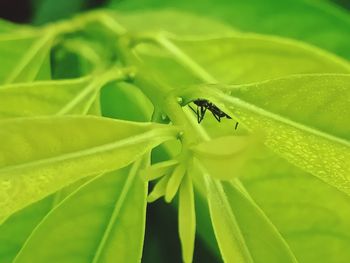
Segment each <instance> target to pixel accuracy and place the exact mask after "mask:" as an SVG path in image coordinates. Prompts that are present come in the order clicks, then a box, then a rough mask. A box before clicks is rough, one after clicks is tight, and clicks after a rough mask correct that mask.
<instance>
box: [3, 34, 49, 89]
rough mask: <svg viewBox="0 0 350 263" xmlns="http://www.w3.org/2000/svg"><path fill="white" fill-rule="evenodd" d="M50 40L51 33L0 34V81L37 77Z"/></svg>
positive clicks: (26, 79)
mask: <svg viewBox="0 0 350 263" xmlns="http://www.w3.org/2000/svg"><path fill="white" fill-rule="evenodd" d="M52 40H53V36H52V35H51V34H41V33H34V32H31V33H29V32H27V33H18V34H14V33H12V34H6V35H1V36H0V56H1V61H2V66H1V69H0V83H12V82H26V81H33V80H35V79H38V74H39V73H40V71H42V69H41V68H42V66H43V64H44V63H45V61H46V60H47V56H48V53H49V51H50V48H51V44H52ZM41 75H42V74H39V76H41Z"/></svg>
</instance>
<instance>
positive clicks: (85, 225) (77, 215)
mask: <svg viewBox="0 0 350 263" xmlns="http://www.w3.org/2000/svg"><path fill="white" fill-rule="evenodd" d="M140 167H141V162H140V161H138V162H136V163H135V164H133V165H132V166H131V167H130V168H125V169H122V170H119V171H117V172H112V173H109V174H106V175H102V176H99V177H98V178H97V179H93V180H91V181H90V182H88V183H87V184H85V185H83V186H82V187H80V188H79V189H78V190H77V191H76V192H74V193H73V194H71V195H70V196H69V197H68V198H66V199H65V200H64V201H63V202H62V203H60V204H59V205H58V206H57V207H56V208H55V209H53V210H52V211H51V212H50V213H49V214H48V215H47V216H46V217H45V218H44V220H43V221H42V222H41V223H40V224H39V225H38V226H37V227H36V229H35V230H34V231H33V233H32V234H31V236H30V237H29V238H28V240H27V241H26V243H25V245H24V247H23V248H22V249H21V251H20V252H19V254H18V255H17V257H16V259H15V260H14V262H17V263H19V262H31V261H35V262H48V261H52V259H54V258H56V259H57V255H58V254H57V253H60V252H59V251H61V250H63V251H64V254H62V255H61V256H60V257H59V260H60V261H62V262H63V261H64V262H88V261H91V262H94V263H98V262H112V261H118V262H139V261H140V259H141V254H142V244H143V237H144V228H145V219H146V194H147V183H145V182H144V181H143V180H142V179H141V178H140V177H139V169H140ZM52 229H56V231H52ZM130 237H132V238H130ZM43 239H44V240H45V242H44V243H43V242H42V240H43ZM58 248H59V249H58Z"/></svg>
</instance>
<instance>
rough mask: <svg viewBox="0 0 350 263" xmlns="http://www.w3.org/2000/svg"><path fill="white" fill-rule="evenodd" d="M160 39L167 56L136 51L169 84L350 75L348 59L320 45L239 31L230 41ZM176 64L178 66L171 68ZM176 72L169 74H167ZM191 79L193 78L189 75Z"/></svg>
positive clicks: (224, 38)
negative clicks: (240, 32)
mask: <svg viewBox="0 0 350 263" xmlns="http://www.w3.org/2000/svg"><path fill="white" fill-rule="evenodd" d="M156 40H157V41H158V42H159V44H160V45H162V47H163V48H165V49H166V50H168V54H165V55H163V56H154V55H152V54H151V53H149V52H148V51H147V50H144V49H138V53H139V54H140V56H141V58H142V59H143V60H144V61H146V62H147V63H148V65H149V66H150V67H152V68H151V69H153V70H154V71H155V72H157V73H158V74H162V77H163V78H165V79H166V80H167V81H168V82H169V84H170V85H172V86H174V85H179V84H178V83H179V82H180V83H181V84H182V85H188V84H193V83H202V82H208V83H218V82H220V83H228V84H240V83H249V82H255V81H262V80H268V79H273V78H278V77H284V76H288V75H290V74H300V73H349V72H350V65H349V63H348V62H347V61H345V60H343V59H341V58H338V57H336V56H334V55H333V54H331V53H328V52H325V51H323V50H320V49H318V48H316V47H312V46H309V45H306V44H304V43H301V42H297V41H292V40H289V39H283V38H277V37H268V36H262V35H254V34H238V33H235V34H234V35H233V36H231V37H218V38H212V39H204V40H203V39H197V40H196V39H193V40H181V39H179V38H168V37H166V36H165V35H160V36H158V37H156ZM172 60H176V61H177V63H178V65H176V64H174V62H173V63H172V64H171V62H170V61H172ZM169 67H170V69H171V70H172V71H175V72H176V74H174V75H173V76H172V75H170V76H168V75H167V74H165V70H168V69H169ZM191 75H192V77H191V78H189V76H191Z"/></svg>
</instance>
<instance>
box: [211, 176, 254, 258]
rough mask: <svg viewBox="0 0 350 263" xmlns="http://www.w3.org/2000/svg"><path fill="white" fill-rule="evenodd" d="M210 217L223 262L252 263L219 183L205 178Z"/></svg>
mask: <svg viewBox="0 0 350 263" xmlns="http://www.w3.org/2000/svg"><path fill="white" fill-rule="evenodd" d="M205 182H206V187H207V196H208V204H209V211H210V217H211V220H212V224H213V227H214V231H215V236H216V240H217V242H218V245H219V248H220V251H221V255H222V258H223V260H224V261H225V262H237V263H247V262H254V261H253V258H252V255H251V254H250V251H249V249H248V247H247V244H246V243H245V240H244V237H243V236H242V232H241V230H240V228H239V225H238V222H237V219H236V217H235V214H234V211H233V210H232V208H231V207H230V203H229V201H228V199H227V197H226V195H225V192H224V190H223V188H222V185H221V184H220V182H219V181H217V180H213V179H211V178H210V177H209V176H208V175H206V176H205Z"/></svg>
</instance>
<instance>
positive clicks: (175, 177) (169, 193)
mask: <svg viewBox="0 0 350 263" xmlns="http://www.w3.org/2000/svg"><path fill="white" fill-rule="evenodd" d="M185 173H186V166H185V165H184V164H182V163H181V164H179V165H177V166H176V167H175V168H174V170H173V172H172V173H171V175H170V179H169V181H168V184H167V187H166V191H165V201H166V202H168V203H170V202H171V200H173V198H174V196H175V195H176V193H177V190H178V189H179V187H180V185H181V181H182V178H183V177H184V175H185Z"/></svg>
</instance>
